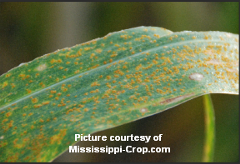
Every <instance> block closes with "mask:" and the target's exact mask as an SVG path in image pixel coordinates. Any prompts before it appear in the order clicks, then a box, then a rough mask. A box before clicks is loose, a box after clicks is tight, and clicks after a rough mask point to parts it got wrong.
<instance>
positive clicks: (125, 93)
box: [0, 27, 239, 161]
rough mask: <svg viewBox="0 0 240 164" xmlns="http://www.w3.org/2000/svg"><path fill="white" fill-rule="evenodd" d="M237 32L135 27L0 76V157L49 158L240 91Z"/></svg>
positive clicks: (47, 56)
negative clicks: (106, 133)
mask: <svg viewBox="0 0 240 164" xmlns="http://www.w3.org/2000/svg"><path fill="white" fill-rule="evenodd" d="M238 56H239V52H238V35H235V34H231V33H226V32H190V31H183V32H174V33H173V32H171V31H169V30H166V29H163V28H158V27H137V28H132V29H127V30H122V31H120V32H114V33H110V34H108V35H107V36H105V37H103V38H99V39H95V40H92V41H90V42H87V43H84V44H80V45H76V46H74V47H72V48H65V49H62V50H58V51H56V52H53V53H50V54H46V55H44V56H42V57H39V58H36V59H35V60H33V61H31V62H29V63H24V64H21V65H20V66H18V67H16V68H13V69H12V70H10V71H8V72H7V73H5V74H3V75H2V76H0V121H1V126H0V161H52V160H53V159H54V158H56V157H57V156H58V155H59V154H61V153H62V152H63V151H65V150H66V149H67V148H68V146H70V145H73V144H75V143H76V142H75V141H74V134H75V133H79V134H85V135H87V134H90V133H94V132H97V131H101V130H104V129H108V128H112V127H116V126H118V125H122V124H125V123H129V122H132V121H134V120H137V119H140V118H143V117H146V116H150V115H153V114H155V113H159V112H161V111H164V110H166V109H169V108H171V107H174V106H176V105H178V104H181V103H183V102H185V101H187V100H190V99H192V98H195V97H198V96H201V95H203V94H208V93H227V94H239V93H238V92H239V89H238V84H239V78H238V75H239V70H238V60H239V57H238Z"/></svg>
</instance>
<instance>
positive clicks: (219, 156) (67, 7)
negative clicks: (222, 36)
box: [0, 2, 239, 162]
mask: <svg viewBox="0 0 240 164" xmlns="http://www.w3.org/2000/svg"><path fill="white" fill-rule="evenodd" d="M137 26H158V27H164V28H167V29H169V30H172V31H174V32H175V31H183V30H190V31H226V32H232V33H236V34H239V3H238V2H135V3H134V2H131V3H130V2H109V3H105V2H104V3H103V2H99V3H97V2H44V3H43V2H40V3H36V2H1V3H0V75H1V74H3V73H5V72H7V71H8V70H10V69H11V68H13V67H16V66H18V65H19V64H20V63H23V62H28V61H30V60H33V59H34V58H36V57H38V56H42V55H43V54H46V53H49V52H53V51H55V50H57V49H62V48H65V47H71V46H74V45H76V44H79V43H83V42H86V41H89V40H92V39H95V38H98V37H102V36H104V35H106V34H107V33H109V32H113V31H119V30H122V29H127V28H132V27H137ZM212 100H213V103H214V107H215V114H216V117H215V120H216V146H215V157H214V161H216V162H238V161H239V96H236V95H222V94H212ZM202 101H203V100H202V97H198V98H196V99H193V100H191V101H188V102H186V103H184V104H181V105H179V106H177V107H174V108H172V109H169V110H167V111H165V112H162V113H159V114H156V115H154V116H150V117H146V118H143V119H141V120H138V121H135V122H132V123H129V124H125V125H122V126H119V127H116V128H112V129H108V130H105V131H101V132H97V133H95V134H94V135H107V136H110V135H130V134H134V135H151V136H152V137H153V136H154V135H158V134H163V138H162V141H161V142H154V141H152V142H150V143H147V144H145V143H141V142H81V143H79V142H78V143H77V144H78V145H80V146H92V145H94V146H106V145H108V146H120V145H122V146H123V147H125V146H127V145H131V146H136V147H138V146H141V147H142V146H147V147H149V148H150V147H158V146H159V147H164V146H165V147H170V148H171V153H170V154H161V153H160V154H157V153H152V154H144V155H142V154H138V153H134V154H127V153H122V154H116V155H113V154H111V155H108V154H100V153H99V154H96V153H95V154H92V153H84V154H69V153H68V150H67V152H65V153H63V154H62V155H61V156H59V157H58V158H56V159H55V160H54V162H59V161H65V162H68V161H78V162H200V161H201V160H202V153H203V143H204V116H203V102H202Z"/></svg>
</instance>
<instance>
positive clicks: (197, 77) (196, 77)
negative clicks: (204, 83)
mask: <svg viewBox="0 0 240 164" xmlns="http://www.w3.org/2000/svg"><path fill="white" fill-rule="evenodd" d="M203 77H204V76H203V74H201V73H192V74H191V75H189V79H191V80H195V81H201V80H202V79H203Z"/></svg>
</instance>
